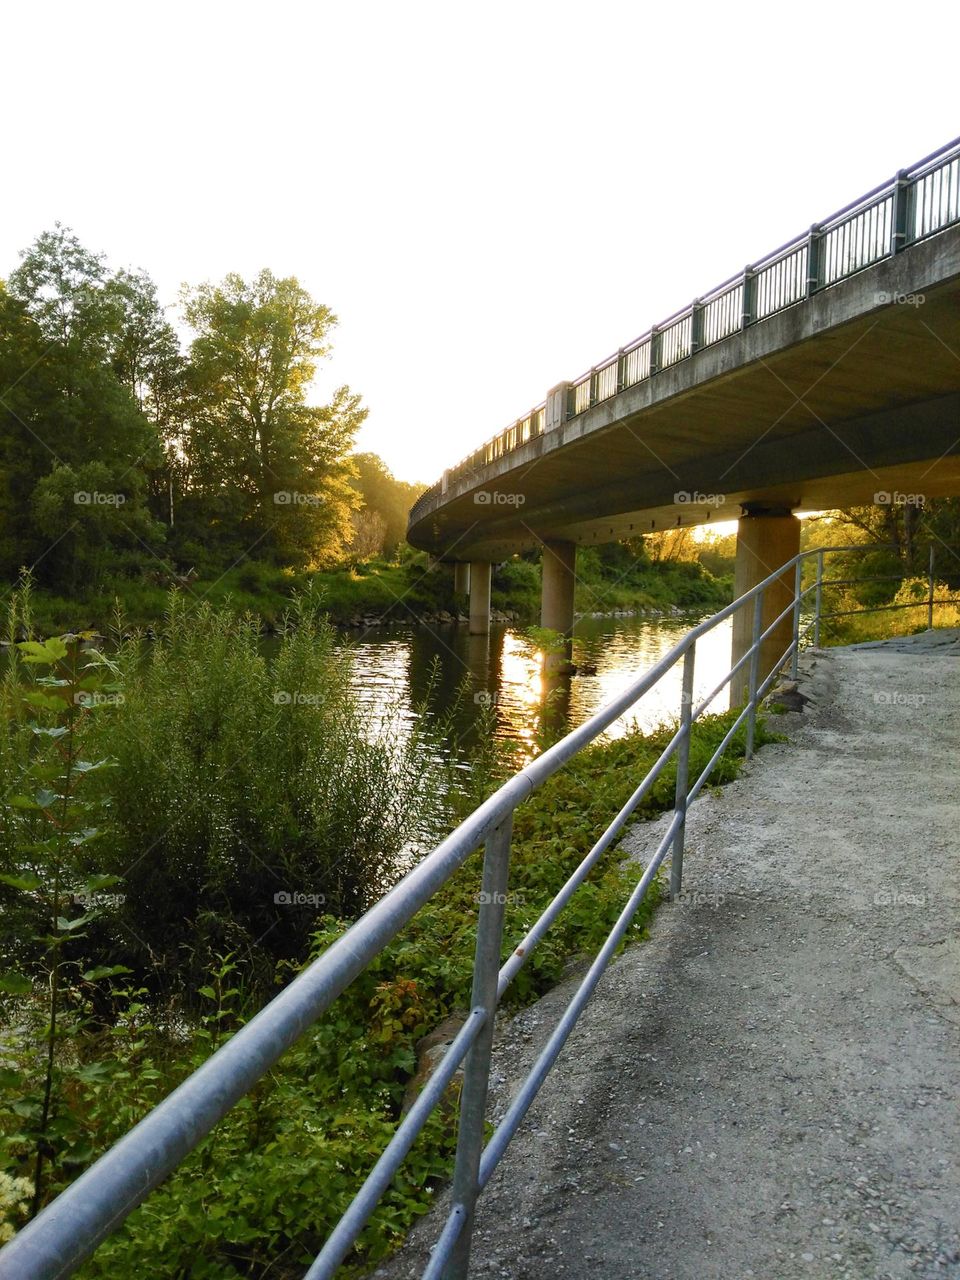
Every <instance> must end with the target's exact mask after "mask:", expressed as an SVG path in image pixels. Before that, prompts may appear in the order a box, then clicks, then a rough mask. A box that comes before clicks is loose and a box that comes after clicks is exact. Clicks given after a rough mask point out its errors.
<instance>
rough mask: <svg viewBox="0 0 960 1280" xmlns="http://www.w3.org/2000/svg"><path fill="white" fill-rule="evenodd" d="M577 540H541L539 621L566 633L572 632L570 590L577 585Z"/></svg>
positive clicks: (553, 629)
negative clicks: (541, 571) (542, 542)
mask: <svg viewBox="0 0 960 1280" xmlns="http://www.w3.org/2000/svg"><path fill="white" fill-rule="evenodd" d="M576 567H577V544H576V543H575V542H560V541H557V542H552V541H551V542H544V544H543V581H542V585H541V595H540V625H541V627H550V629H551V630H552V631H559V632H560V633H561V634H562V635H564V636H567V637H568V638H569V636H570V635H571V634H572V632H573V590H574V586H575V585H576Z"/></svg>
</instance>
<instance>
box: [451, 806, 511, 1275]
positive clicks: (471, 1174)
mask: <svg viewBox="0 0 960 1280" xmlns="http://www.w3.org/2000/svg"><path fill="white" fill-rule="evenodd" d="M512 830H513V814H512V813H511V814H510V816H509V817H508V818H506V819H505V820H504V821H503V822H502V823H501V824H500V826H499V827H497V828H496V829H495V830H494V831H493V832H491V834H490V835H489V836H488V837H487V843H486V849H485V851H484V858H483V884H482V888H481V891H480V910H479V916H478V920H477V948H476V954H475V958H474V967H473V993H472V995H471V997H470V1002H471V1003H470V1007H471V1008H472V1009H476V1008H477V1007H478V1006H479V1007H480V1008H482V1009H484V1010H485V1011H486V1015H487V1017H486V1021H485V1022H484V1024H483V1027H482V1029H481V1031H480V1034H479V1035H478V1036H477V1039H476V1041H475V1042H474V1045H473V1048H472V1049H471V1050H470V1052H469V1054H468V1055H467V1060H466V1064H465V1066H464V1072H463V1090H462V1092H461V1094H460V1126H459V1130H458V1133H457V1158H456V1165H455V1166H454V1172H453V1203H454V1204H455V1205H457V1204H459V1205H462V1206H463V1209H464V1212H465V1214H466V1221H465V1222H464V1224H463V1227H462V1228H461V1231H460V1234H459V1236H458V1237H457V1243H456V1244H455V1246H454V1248H453V1252H452V1253H451V1255H450V1262H449V1264H448V1266H447V1269H446V1272H445V1274H444V1280H467V1271H468V1268H469V1265H470V1241H471V1237H472V1235H473V1216H474V1209H475V1208H476V1203H477V1196H478V1195H479V1194H480V1186H479V1173H480V1153H481V1151H482V1149H483V1122H484V1116H485V1113H486V1107H487V1086H488V1084H489V1078H490V1052H491V1047H492V1045H493V1028H494V1021H495V1016H496V1005H497V977H498V975H499V972H500V948H501V944H502V942H503V915H504V908H505V906H506V901H507V884H508V882H509V875H510V836H511V833H512Z"/></svg>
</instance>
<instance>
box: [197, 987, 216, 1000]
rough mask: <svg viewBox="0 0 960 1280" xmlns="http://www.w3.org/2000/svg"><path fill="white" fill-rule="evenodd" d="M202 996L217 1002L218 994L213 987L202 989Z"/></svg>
mask: <svg viewBox="0 0 960 1280" xmlns="http://www.w3.org/2000/svg"><path fill="white" fill-rule="evenodd" d="M200 995H202V996H206V997H207V999H208V1000H216V998H217V993H216V992H215V991H214V989H213V987H201V988H200Z"/></svg>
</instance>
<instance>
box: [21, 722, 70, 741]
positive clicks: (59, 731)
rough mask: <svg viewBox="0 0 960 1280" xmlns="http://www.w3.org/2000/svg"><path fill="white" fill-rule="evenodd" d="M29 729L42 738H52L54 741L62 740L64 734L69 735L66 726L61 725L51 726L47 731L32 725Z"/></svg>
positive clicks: (40, 726) (37, 725)
mask: <svg viewBox="0 0 960 1280" xmlns="http://www.w3.org/2000/svg"><path fill="white" fill-rule="evenodd" d="M30 728H31V729H32V730H33V732H34V733H36V734H38V735H40V736H42V737H44V738H54V739H56V738H62V737H63V735H64V734H65V733H69V730H68V729H67V727H66V725H62V724H56V725H53V726H51V727H50V728H49V729H45V728H44V727H43V725H39V724H32V725H31V726H30Z"/></svg>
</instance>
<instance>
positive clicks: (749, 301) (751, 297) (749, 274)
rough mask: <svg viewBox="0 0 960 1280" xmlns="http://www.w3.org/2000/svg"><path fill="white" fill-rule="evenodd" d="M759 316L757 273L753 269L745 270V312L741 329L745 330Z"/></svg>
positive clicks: (747, 268)
mask: <svg viewBox="0 0 960 1280" xmlns="http://www.w3.org/2000/svg"><path fill="white" fill-rule="evenodd" d="M756 316H757V273H756V272H755V271H754V269H753V267H744V269H743V312H742V314H741V316H740V327H741V329H745V328H746V327H747V325H748V324H752V323H753V321H754V320H755V319H756Z"/></svg>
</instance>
